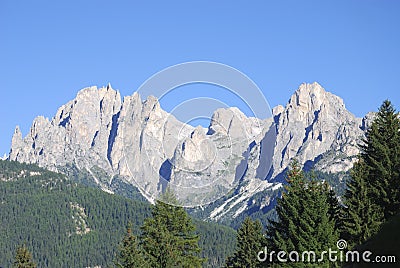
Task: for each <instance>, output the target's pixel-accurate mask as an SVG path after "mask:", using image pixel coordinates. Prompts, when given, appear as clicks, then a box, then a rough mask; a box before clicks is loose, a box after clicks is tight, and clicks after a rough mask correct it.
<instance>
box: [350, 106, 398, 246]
mask: <svg viewBox="0 0 400 268" xmlns="http://www.w3.org/2000/svg"><path fill="white" fill-rule="evenodd" d="M399 173H400V120H399V115H398V113H396V111H395V109H394V108H393V106H392V104H391V103H390V101H388V100H386V101H384V102H383V104H382V105H381V107H380V108H379V112H378V113H377V115H376V117H375V119H374V120H373V122H372V124H371V126H370V128H369V129H368V130H367V133H366V138H365V140H364V141H363V144H362V145H361V154H360V156H359V161H358V163H356V164H355V165H354V167H353V169H352V172H351V180H350V181H349V182H348V184H347V190H346V193H345V199H344V204H345V206H346V217H345V220H344V225H343V227H344V232H343V235H344V237H345V238H346V239H347V240H348V241H349V242H351V245H358V244H361V243H363V242H365V241H366V240H367V239H368V238H370V237H371V236H372V235H374V234H375V233H377V232H378V230H379V227H380V225H381V224H382V223H383V222H384V221H386V220H388V219H389V218H390V217H392V216H393V215H396V214H398V213H400V176H399Z"/></svg>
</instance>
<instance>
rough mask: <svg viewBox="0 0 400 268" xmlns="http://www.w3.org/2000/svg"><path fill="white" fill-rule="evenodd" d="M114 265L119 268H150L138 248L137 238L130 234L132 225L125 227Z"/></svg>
mask: <svg viewBox="0 0 400 268" xmlns="http://www.w3.org/2000/svg"><path fill="white" fill-rule="evenodd" d="M115 265H116V266H117V267H119V268H150V265H149V264H148V263H147V262H146V261H145V259H144V257H143V252H142V251H141V250H140V248H139V243H138V239H137V237H136V236H135V235H134V234H133V233H132V224H129V225H128V227H127V230H126V235H125V237H124V239H123V240H122V243H121V246H120V251H119V253H118V256H117V260H116V262H115Z"/></svg>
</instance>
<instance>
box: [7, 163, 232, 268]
mask: <svg viewBox="0 0 400 268" xmlns="http://www.w3.org/2000/svg"><path fill="white" fill-rule="evenodd" d="M149 215H150V205H149V204H148V203H146V202H142V201H137V200H132V199H128V198H125V197H122V196H120V195H112V194H108V193H105V192H103V191H101V190H99V189H95V188H92V187H86V186H84V185H82V184H79V183H76V182H75V181H74V180H71V179H69V178H67V177H65V176H64V175H61V174H58V173H54V172H50V171H47V170H44V169H41V168H39V167H37V166H35V165H26V164H21V163H18V162H12V161H0V249H1V250H0V267H9V266H10V264H11V263H12V261H13V259H14V255H15V251H16V249H17V247H18V246H19V245H21V244H26V246H27V248H28V249H29V250H30V251H31V252H32V255H33V259H34V261H35V262H36V263H37V264H38V267H87V266H90V267H94V266H96V265H100V266H101V267H108V266H112V264H113V260H114V259H115V254H116V252H117V251H118V244H119V243H120V241H121V239H122V237H123V235H124V232H125V230H126V226H127V224H128V222H132V225H133V231H134V232H136V233H138V232H139V226H141V225H142V223H143V221H144V219H145V218H146V217H148V216H149ZM194 223H195V225H196V227H197V232H198V233H199V234H200V241H199V245H200V247H201V249H202V253H201V255H202V256H203V257H205V258H207V261H206V263H205V264H204V265H205V266H211V264H212V265H213V266H215V265H221V264H222V263H223V262H224V260H225V256H227V255H229V254H231V253H232V252H233V249H234V246H235V234H234V231H233V230H232V229H231V228H229V227H225V226H221V225H218V224H209V223H205V222H201V221H194ZM215 245H217V246H215Z"/></svg>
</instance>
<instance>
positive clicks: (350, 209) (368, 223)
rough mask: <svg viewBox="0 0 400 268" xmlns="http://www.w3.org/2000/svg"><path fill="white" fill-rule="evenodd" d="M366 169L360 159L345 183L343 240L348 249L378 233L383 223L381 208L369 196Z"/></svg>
mask: <svg viewBox="0 0 400 268" xmlns="http://www.w3.org/2000/svg"><path fill="white" fill-rule="evenodd" d="M367 177H368V169H367V167H366V165H365V163H364V161H363V160H362V159H359V161H358V162H357V163H355V164H354V166H353V168H352V170H351V179H350V180H349V182H348V183H347V190H346V193H345V195H344V204H345V206H346V209H345V212H346V213H345V217H344V221H343V238H344V239H346V241H347V242H348V243H349V246H350V247H353V246H356V245H359V244H361V243H363V242H365V241H366V240H367V239H368V238H370V237H371V236H372V235H374V234H375V233H377V232H378V230H379V226H380V224H381V223H382V221H383V212H382V208H381V207H379V206H378V205H377V204H376V203H375V202H374V201H373V200H372V199H371V196H370V193H369V191H370V185H368V182H367V179H366V178H367Z"/></svg>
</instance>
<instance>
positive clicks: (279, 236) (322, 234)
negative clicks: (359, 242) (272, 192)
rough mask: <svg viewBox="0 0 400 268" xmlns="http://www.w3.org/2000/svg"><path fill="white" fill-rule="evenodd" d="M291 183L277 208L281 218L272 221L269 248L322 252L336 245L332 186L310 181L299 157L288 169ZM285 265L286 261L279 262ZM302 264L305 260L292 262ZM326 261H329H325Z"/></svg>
mask: <svg viewBox="0 0 400 268" xmlns="http://www.w3.org/2000/svg"><path fill="white" fill-rule="evenodd" d="M286 180H287V182H288V185H287V186H286V188H285V190H286V191H285V192H284V193H283V196H282V198H281V199H280V200H278V205H277V207H276V211H277V214H278V220H277V221H271V224H270V226H269V229H268V231H267V234H268V242H267V246H268V250H269V251H272V250H274V251H275V252H278V251H281V250H282V251H285V252H291V251H297V252H303V251H310V250H313V251H315V252H316V253H317V255H319V254H320V252H322V251H324V250H328V249H329V248H335V247H336V242H337V240H338V232H337V230H335V219H333V218H332V216H331V214H330V212H331V211H333V210H332V207H331V203H330V197H329V196H330V188H329V187H328V185H327V184H326V183H321V182H316V181H307V180H306V179H305V178H304V172H303V171H302V170H301V168H300V166H299V164H298V162H297V161H293V162H292V163H291V166H290V168H289V171H288V173H287V179H286ZM318 264H319V265H324V263H323V262H321V263H318ZM279 265H280V267H284V266H285V265H286V264H283V263H281V264H279ZM287 265H288V266H290V265H294V266H296V267H301V266H302V265H307V264H305V263H294V264H293V263H288V264H287ZM325 265H326V264H325Z"/></svg>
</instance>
